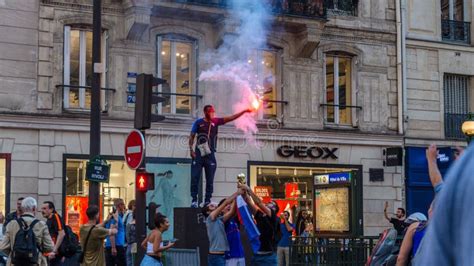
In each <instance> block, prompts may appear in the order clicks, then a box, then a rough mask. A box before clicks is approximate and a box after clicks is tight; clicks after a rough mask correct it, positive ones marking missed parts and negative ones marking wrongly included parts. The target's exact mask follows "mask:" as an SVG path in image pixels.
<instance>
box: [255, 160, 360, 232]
mask: <svg viewBox="0 0 474 266" xmlns="http://www.w3.org/2000/svg"><path fill="white" fill-rule="evenodd" d="M249 165H250V167H249V176H250V178H249V182H250V186H251V188H252V190H253V191H254V192H255V193H256V194H257V195H259V196H260V197H261V198H262V199H263V201H264V202H269V201H272V200H273V201H275V202H276V203H277V204H278V206H279V207H280V212H282V211H284V210H287V211H289V212H290V216H291V218H290V220H291V221H292V222H293V223H294V224H295V225H296V226H297V227H298V223H299V222H300V221H299V220H300V219H301V217H299V215H298V214H299V213H300V212H301V211H302V210H306V211H307V213H308V218H307V220H306V224H308V223H309V224H310V227H312V229H313V230H314V231H315V233H316V235H323V234H324V235H357V234H362V218H361V217H362V182H360V181H359V180H360V173H361V172H362V169H361V167H360V166H338V165H331V166H313V165H306V164H286V165H285V164H278V163H264V162H249ZM302 230H304V228H301V230H298V229H297V231H302ZM298 233H300V234H301V233H302V232H298Z"/></svg>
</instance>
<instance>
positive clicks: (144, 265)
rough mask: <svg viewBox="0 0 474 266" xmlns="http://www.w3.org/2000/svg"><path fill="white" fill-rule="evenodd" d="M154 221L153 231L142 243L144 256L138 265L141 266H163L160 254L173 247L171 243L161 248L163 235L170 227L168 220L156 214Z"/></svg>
mask: <svg viewBox="0 0 474 266" xmlns="http://www.w3.org/2000/svg"><path fill="white" fill-rule="evenodd" d="M154 220H155V229H153V231H151V233H150V234H149V235H148V236H147V237H146V238H145V240H143V242H142V247H143V248H144V249H145V250H146V255H145V257H144V258H143V260H142V262H141V264H140V265H141V266H163V263H162V259H161V257H162V252H163V251H165V250H168V249H170V248H172V247H173V246H174V243H173V242H169V243H168V244H167V245H163V246H162V244H161V242H162V239H163V238H162V235H163V233H164V232H165V231H166V230H168V228H169V227H170V222H169V221H168V218H167V217H166V216H164V215H163V214H161V213H157V214H156V215H155V219H154Z"/></svg>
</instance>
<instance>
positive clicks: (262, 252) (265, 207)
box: [239, 184, 280, 266]
mask: <svg viewBox="0 0 474 266" xmlns="http://www.w3.org/2000/svg"><path fill="white" fill-rule="evenodd" d="M239 188H241V189H243V190H244V191H245V192H246V193H245V194H244V195H245V196H244V198H245V202H246V203H247V204H248V207H249V209H250V211H251V212H252V213H253V215H254V219H255V222H256V227H257V228H258V231H259V232H260V236H259V238H258V240H259V241H260V248H259V249H258V250H257V251H256V252H255V250H254V255H253V257H252V262H251V263H252V265H253V266H276V265H277V256H276V244H277V240H276V239H277V235H278V232H279V229H280V226H279V220H278V219H277V213H278V211H279V208H278V205H277V204H276V203H275V202H273V201H272V202H270V203H267V204H264V203H263V202H262V200H261V199H260V198H259V197H258V196H257V195H255V193H254V192H253V191H252V190H251V189H250V188H249V187H248V186H247V185H245V184H239ZM239 211H240V208H239Z"/></svg>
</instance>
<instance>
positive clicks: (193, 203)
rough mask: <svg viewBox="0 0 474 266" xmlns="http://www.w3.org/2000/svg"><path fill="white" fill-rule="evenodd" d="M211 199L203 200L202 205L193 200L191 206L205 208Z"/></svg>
mask: <svg viewBox="0 0 474 266" xmlns="http://www.w3.org/2000/svg"><path fill="white" fill-rule="evenodd" d="M210 203H211V202H210V201H205V202H201V205H199V203H198V202H197V201H193V202H191V208H203V207H204V206H206V205H209V204H210Z"/></svg>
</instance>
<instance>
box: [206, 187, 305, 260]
mask: <svg viewBox="0 0 474 266" xmlns="http://www.w3.org/2000/svg"><path fill="white" fill-rule="evenodd" d="M239 196H241V197H242V199H243V200H244V201H245V203H246V204H247V206H248V209H249V211H250V213H251V215H252V220H254V221H255V226H256V228H258V231H259V233H260V235H259V236H258V242H259V245H258V247H257V249H256V250H254V252H253V253H252V258H251V265H255V266H259V265H262V266H263V265H265V266H268V265H279V266H280V265H282V266H286V265H290V251H289V247H290V241H291V238H292V236H293V235H294V234H297V235H299V236H303V237H304V236H306V237H310V236H312V227H313V226H312V223H311V218H310V217H309V214H308V211H307V210H306V209H302V210H301V211H300V212H299V214H298V218H297V219H296V225H295V224H293V223H292V222H291V219H290V212H288V211H283V212H281V214H280V215H279V216H277V214H278V213H279V207H278V205H277V204H276V203H275V202H274V201H271V202H269V203H264V202H263V201H262V199H260V198H259V197H258V196H257V195H256V194H255V193H254V192H253V191H252V190H251V189H250V188H249V187H248V186H247V185H244V184H239V185H238V189H237V191H236V192H235V193H234V194H232V195H231V196H230V197H228V198H226V199H223V200H221V202H219V204H216V203H212V202H211V203H209V204H207V205H205V206H204V207H203V208H202V213H203V215H204V216H205V217H206V228H207V235H208V239H209V255H208V265H209V266H224V265H225V266H243V265H245V254H244V248H243V244H242V240H241V236H240V228H241V226H240V221H239V219H238V218H237V211H236V209H237V204H236V199H237V197H239ZM246 226H248V225H246Z"/></svg>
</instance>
